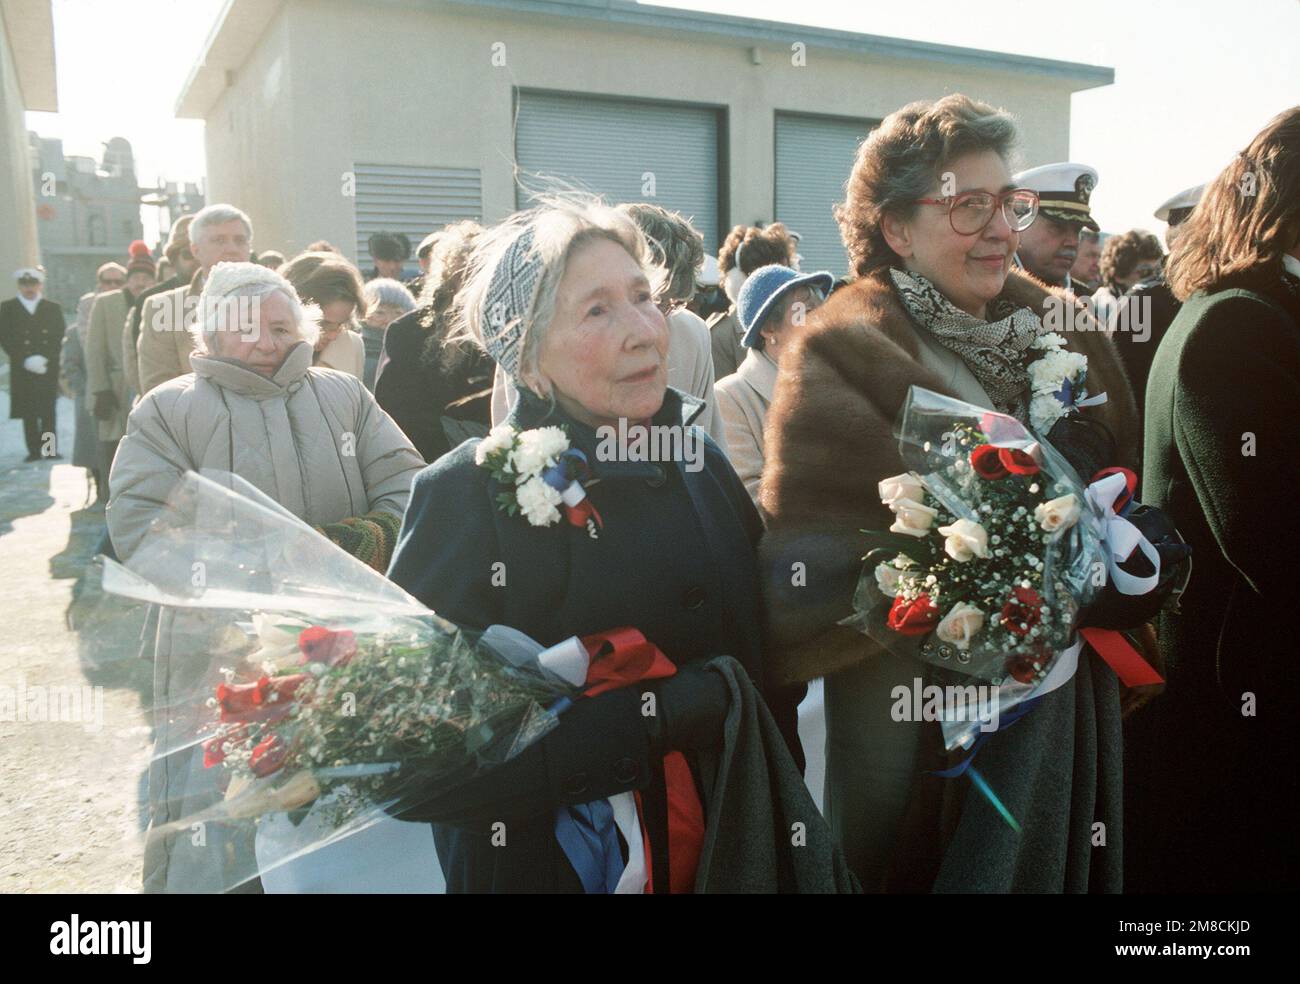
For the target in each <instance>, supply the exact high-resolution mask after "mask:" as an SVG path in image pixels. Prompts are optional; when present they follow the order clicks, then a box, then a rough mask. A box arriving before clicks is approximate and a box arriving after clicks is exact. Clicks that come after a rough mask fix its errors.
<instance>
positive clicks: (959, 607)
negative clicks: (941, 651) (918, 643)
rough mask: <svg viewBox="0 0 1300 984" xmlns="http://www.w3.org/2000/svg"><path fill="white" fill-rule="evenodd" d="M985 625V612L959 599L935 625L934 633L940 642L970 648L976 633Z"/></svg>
mask: <svg viewBox="0 0 1300 984" xmlns="http://www.w3.org/2000/svg"><path fill="white" fill-rule="evenodd" d="M983 627H984V613H983V612H982V611H980V610H979V609H978V608H976V607H975V606H974V605H968V604H966V602H964V601H959V602H957V604H955V605H953V606H952V610H951V611H949V612H948V614H947V615H945V616H944V617H943V618H942V619H941V620H940V622H939V624H938V625H937V626H935V629H934V634H935V635H936V636H938V637H939V641H940V642H946V643H949V644H951V645H954V646H956V647H957V648H958V649H963V650H964V649H969V648H970V643H971V640H972V639H973V638H975V634H976V633H977V632H979V630H980V629H982V628H983Z"/></svg>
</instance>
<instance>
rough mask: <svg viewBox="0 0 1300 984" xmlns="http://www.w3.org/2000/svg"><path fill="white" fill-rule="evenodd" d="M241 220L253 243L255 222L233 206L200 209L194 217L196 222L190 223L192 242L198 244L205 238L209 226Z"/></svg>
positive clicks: (222, 205)
mask: <svg viewBox="0 0 1300 984" xmlns="http://www.w3.org/2000/svg"><path fill="white" fill-rule="evenodd" d="M236 219H237V220H239V221H240V222H242V223H244V231H246V232H247V233H248V241H249V242H250V243H251V242H252V241H253V222H252V220H251V219H250V218H249V217H248V216H247V215H245V214H244V213H243V212H242V211H240V210H239V209H237V208H235V206H233V205H225V204H221V203H218V204H216V205H208V206H206V207H205V208H201V209H199V211H198V213H197V214H196V215H195V216H194V221H193V222H191V223H190V242H191V243H197V242H199V241H200V240H201V239H202V238H203V234H204V233H205V232H206V231H207V229H208V226H214V225H221V224H222V223H224V222H234V221H235V220H236Z"/></svg>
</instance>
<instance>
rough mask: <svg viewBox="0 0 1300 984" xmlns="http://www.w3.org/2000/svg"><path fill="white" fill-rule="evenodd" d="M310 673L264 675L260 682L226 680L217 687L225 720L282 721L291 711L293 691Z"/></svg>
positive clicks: (222, 718)
mask: <svg viewBox="0 0 1300 984" xmlns="http://www.w3.org/2000/svg"><path fill="white" fill-rule="evenodd" d="M306 679H307V674H306V673H295V674H293V675H292V676H282V677H265V676H264V677H262V678H261V679H260V680H258V681H257V682H256V683H235V684H228V683H223V684H220V685H219V686H218V687H217V703H218V704H219V705H220V706H221V720H222V721H241V722H242V721H279V720H280V719H281V718H282V717H284V716H285V715H286V714H288V713H289V708H290V707H291V706H292V704H293V695H294V692H295V691H296V690H297V689H298V687H299V686H300V685H301V684H302V682H303V681H304V680H306Z"/></svg>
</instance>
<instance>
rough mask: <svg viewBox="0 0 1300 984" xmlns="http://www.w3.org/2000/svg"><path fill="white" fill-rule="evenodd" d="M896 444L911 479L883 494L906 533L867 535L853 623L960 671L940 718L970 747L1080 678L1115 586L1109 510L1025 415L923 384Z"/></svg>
mask: <svg viewBox="0 0 1300 984" xmlns="http://www.w3.org/2000/svg"><path fill="white" fill-rule="evenodd" d="M895 436H896V437H897V438H898V440H899V447H900V453H901V456H902V459H903V462H904V464H905V465H906V466H907V468H908V469H909V470H908V471H907V472H906V473H904V474H902V475H898V476H894V477H892V478H888V479H886V480H884V481H883V482H881V483H880V495H881V501H882V502H883V503H884V504H885V505H886V506H887V507H888V508H889V509H890V511H891V512H892V513H893V515H894V522H893V524H892V525H891V526H890V527H889V529H888V530H880V531H867V530H864V531H863V532H864V533H865V534H866V543H867V553H866V556H865V557H864V560H865V566H864V568H863V573H862V576H861V578H860V579H859V582H858V588H857V591H856V594H855V597H854V601H853V607H854V613H853V615H851V616H850V617H849V618H847V619H845V620H844V621H843V623H842V624H845V625H849V626H852V627H854V628H856V629H858V630H860V631H862V632H864V633H866V634H867V635H868V636H870V637H871V638H872V639H874V640H876V641H877V642H879V643H880V644H882V645H883V646H885V647H886V648H888V649H889V650H890V651H892V652H896V653H899V654H902V655H907V656H911V657H914V658H916V659H919V660H921V661H922V662H924V663H927V664H930V665H931V666H934V667H937V668H939V670H940V671H946V672H940V673H937V674H932V678H933V680H935V681H940V682H944V683H948V684H950V685H949V686H946V687H941V688H940V687H935V688H934V689H933V690H932V691H931V693H930V694H929V695H928V696H927V697H926V700H925V701H924V703H930V702H931V700H932V699H933V700H935V701H940V702H941V705H942V706H941V707H939V706H935V711H936V713H934V714H932V715H927V717H931V718H932V719H936V720H939V721H941V723H942V727H943V732H944V738H945V744H946V746H947V747H948V748H949V749H952V748H955V747H958V746H961V747H969V746H970V745H971V743H972V742H973V741H974V738H975V736H976V734H977V732H979V731H981V730H983V731H992V730H996V727H997V725H998V722H999V721H1000V720H1004V719H1005V718H1006V716H1007V714H1008V713H1009V712H1010V711H1012V709H1013V708H1015V707H1016V706H1017V705H1019V704H1022V703H1023V702H1024V701H1026V700H1027V699H1029V698H1031V697H1034V696H1037V695H1039V694H1042V693H1045V692H1047V691H1048V690H1050V689H1052V688H1053V687H1055V686H1057V685H1059V683H1060V682H1062V681H1063V680H1066V679H1068V678H1069V675H1070V674H1071V673H1072V672H1073V669H1074V661H1076V660H1077V657H1078V652H1079V646H1078V643H1077V640H1076V638H1075V631H1076V628H1077V626H1078V620H1079V613H1080V611H1081V610H1082V609H1084V608H1085V607H1086V606H1087V605H1088V604H1089V602H1090V601H1092V599H1093V598H1094V597H1096V595H1097V592H1098V591H1099V590H1101V589H1102V588H1103V587H1104V586H1105V584H1106V579H1107V564H1106V560H1105V557H1104V554H1103V543H1102V530H1103V529H1104V507H1103V505H1102V504H1101V503H1098V502H1097V501H1096V500H1095V497H1093V496H1090V495H1089V494H1088V492H1087V490H1086V489H1085V486H1084V483H1083V481H1082V480H1081V479H1080V477H1079V475H1078V474H1077V473H1076V472H1075V470H1074V469H1073V468H1072V467H1071V465H1070V464H1069V462H1067V461H1066V459H1065V458H1064V457H1063V456H1062V455H1061V454H1060V453H1058V452H1057V451H1056V450H1055V449H1054V448H1053V447H1052V446H1051V445H1050V444H1048V443H1047V442H1046V441H1044V440H1043V439H1042V438H1040V437H1038V436H1036V435H1035V434H1034V433H1033V432H1031V431H1030V430H1029V429H1028V428H1026V427H1025V426H1024V425H1023V424H1021V423H1020V422H1019V421H1017V420H1016V419H1015V418H1014V417H1010V416H1007V415H1005V414H1001V413H995V412H991V411H987V410H984V409H982V408H980V407H976V406H973V405H971V404H969V403H964V402H962V401H960V400H955V399H952V398H949V397H945V396H941V395H939V394H937V393H934V392H931V391H930V390H926V389H923V388H921V387H915V386H914V387H912V389H911V391H910V392H909V394H908V398H907V401H906V402H905V404H904V406H903V409H902V411H901V413H900V415H899V418H898V422H897V425H896V428H895ZM939 690H942V694H939V693H938V691H939ZM918 702H921V701H920V699H919V698H918Z"/></svg>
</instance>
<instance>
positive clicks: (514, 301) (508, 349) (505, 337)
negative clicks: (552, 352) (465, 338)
mask: <svg viewBox="0 0 1300 984" xmlns="http://www.w3.org/2000/svg"><path fill="white" fill-rule="evenodd" d="M541 283H542V259H541V257H540V256H538V255H537V253H536V252H535V251H534V249H533V230H532V227H531V226H529V227H527V228H525V229H524V231H523V232H521V233H520V234H519V235H518V236H517V237H516V238H515V240H514V242H512V243H511V244H510V245H509V247H507V249H506V251H505V253H504V254H503V255H502V257H501V259H500V260H499V261H498V262H497V265H496V269H495V270H493V271H492V280H491V283H489V284H488V289H487V295H486V296H485V297H484V298H483V303H482V306H481V308H480V310H479V318H480V323H481V325H482V330H483V344H484V346H485V347H486V348H487V350H488V354H489V355H490V356H492V358H493V359H495V360H496V361H497V364H498V365H499V366H501V368H502V369H503V370H505V372H506V375H508V376H509V377H510V378H511V379H516V380H517V379H518V378H519V355H520V347H521V343H522V342H523V339H524V335H525V334H526V332H527V329H528V327H529V325H528V318H529V316H530V315H531V313H532V310H533V302H534V301H535V300H536V299H537V289H538V287H540V286H541Z"/></svg>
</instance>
